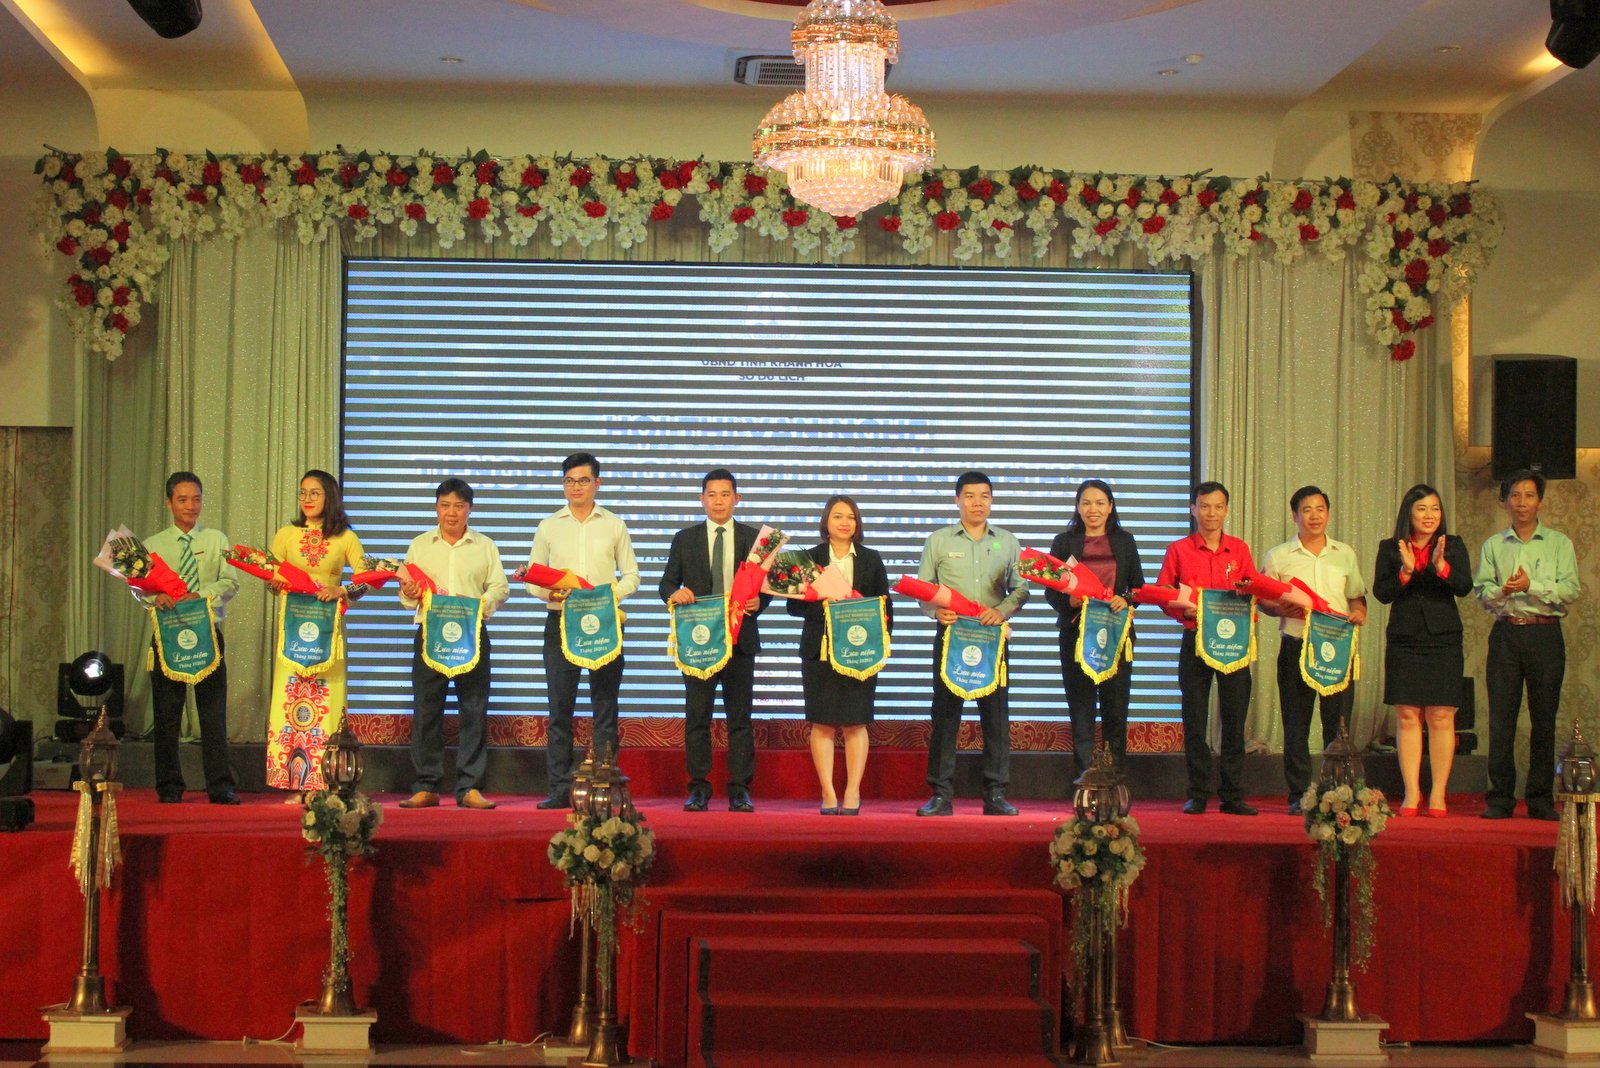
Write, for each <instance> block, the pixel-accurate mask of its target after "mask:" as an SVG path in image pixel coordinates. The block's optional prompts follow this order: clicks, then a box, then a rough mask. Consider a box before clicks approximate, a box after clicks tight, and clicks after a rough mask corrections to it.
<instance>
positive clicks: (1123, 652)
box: [1072, 597, 1133, 686]
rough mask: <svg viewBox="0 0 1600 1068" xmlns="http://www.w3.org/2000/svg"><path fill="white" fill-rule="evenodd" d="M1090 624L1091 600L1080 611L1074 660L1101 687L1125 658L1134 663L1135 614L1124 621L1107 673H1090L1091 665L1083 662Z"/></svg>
mask: <svg viewBox="0 0 1600 1068" xmlns="http://www.w3.org/2000/svg"><path fill="white" fill-rule="evenodd" d="M1088 622H1089V599H1088V598H1087V597H1085V598H1084V600H1083V605H1082V606H1081V607H1080V608H1079V610H1078V640H1077V641H1075V642H1073V643H1072V658H1073V659H1074V660H1076V661H1077V662H1078V666H1079V667H1080V668H1082V669H1083V673H1084V674H1085V675H1087V676H1089V681H1090V682H1092V683H1094V684H1095V685H1096V686H1099V685H1100V684H1101V683H1103V682H1105V681H1106V680H1108V679H1110V678H1112V677H1113V676H1115V675H1116V673H1117V670H1118V668H1119V667H1120V666H1121V661H1122V659H1123V657H1124V656H1126V657H1127V661H1128V663H1130V664H1131V663H1133V637H1132V635H1133V613H1132V612H1129V613H1128V615H1127V618H1125V619H1124V620H1123V621H1122V633H1121V634H1119V635H1117V641H1116V650H1117V651H1116V654H1115V655H1114V656H1112V658H1111V667H1110V668H1109V669H1107V670H1105V671H1090V670H1089V665H1088V664H1085V663H1084V662H1083V641H1084V634H1085V628H1086V627H1087V626H1088Z"/></svg>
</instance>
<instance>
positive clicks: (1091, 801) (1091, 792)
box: [1072, 742, 1132, 1065]
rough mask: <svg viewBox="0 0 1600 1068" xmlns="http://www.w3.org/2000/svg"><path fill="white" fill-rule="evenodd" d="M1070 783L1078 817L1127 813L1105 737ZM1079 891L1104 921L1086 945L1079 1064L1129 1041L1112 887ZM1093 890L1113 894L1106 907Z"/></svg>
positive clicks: (1113, 1053) (1107, 1058)
mask: <svg viewBox="0 0 1600 1068" xmlns="http://www.w3.org/2000/svg"><path fill="white" fill-rule="evenodd" d="M1073 785H1074V789H1073V792H1072V807H1073V808H1074V809H1075V810H1076V812H1077V816H1078V818H1079V819H1080V820H1086V821H1088V822H1090V823H1113V822H1115V821H1116V820H1118V819H1121V818H1122V817H1123V816H1126V815H1127V814H1128V811H1129V809H1130V808H1131V806H1132V798H1131V796H1130V795H1129V793H1128V784H1127V781H1126V780H1125V779H1123V777H1122V772H1121V770H1120V769H1119V768H1118V767H1117V765H1116V761H1115V758H1113V757H1112V755H1111V750H1110V749H1109V748H1108V747H1107V746H1106V744H1105V743H1104V742H1101V743H1100V744H1099V745H1098V746H1096V747H1095V753H1094V760H1093V762H1092V763H1091V764H1090V765H1089V770H1087V771H1085V772H1084V773H1083V774H1082V775H1080V776H1078V779H1077V781H1076V782H1075V783H1074V784H1073ZM1078 893H1079V894H1084V895H1089V896H1088V897H1085V898H1084V899H1083V900H1080V901H1079V902H1078V906H1077V907H1078V908H1080V909H1082V908H1088V909H1093V910H1094V913H1095V915H1097V916H1105V917H1107V921H1106V922H1105V924H1104V926H1103V927H1102V928H1101V930H1099V931H1098V932H1097V933H1096V934H1095V936H1094V938H1093V940H1092V941H1091V942H1090V945H1089V977H1088V979H1089V992H1088V996H1087V997H1086V998H1085V999H1084V1019H1083V1024H1082V1026H1081V1027H1079V1029H1078V1030H1079V1034H1078V1038H1077V1042H1076V1048H1075V1049H1074V1051H1073V1060H1074V1061H1075V1062H1076V1063H1078V1064H1093V1065H1112V1064H1118V1063H1120V1062H1119V1061H1118V1060H1117V1051H1118V1050H1126V1049H1130V1048H1132V1044H1131V1043H1130V1042H1129V1041H1128V1036H1127V1032H1126V1031H1125V1030H1124V1029H1123V1026H1122V1010H1121V1009H1120V1008H1119V1007H1118V1005H1117V926H1118V915H1117V911H1118V910H1117V904H1116V897H1115V893H1116V892H1115V891H1113V890H1112V889H1110V888H1109V887H1104V888H1091V887H1080V888H1079V890H1078ZM1098 894H1110V895H1112V898H1111V902H1110V908H1109V909H1102V908H1100V907H1099V906H1098V904H1097V903H1096V902H1094V901H1093V900H1092V897H1093V895H1098Z"/></svg>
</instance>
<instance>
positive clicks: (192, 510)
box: [141, 471, 239, 805]
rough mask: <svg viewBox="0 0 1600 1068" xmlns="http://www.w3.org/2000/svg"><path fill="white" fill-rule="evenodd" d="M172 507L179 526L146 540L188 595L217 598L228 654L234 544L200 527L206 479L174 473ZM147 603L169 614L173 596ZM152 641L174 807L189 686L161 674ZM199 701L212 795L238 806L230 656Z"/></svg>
mask: <svg viewBox="0 0 1600 1068" xmlns="http://www.w3.org/2000/svg"><path fill="white" fill-rule="evenodd" d="M166 503H167V511H168V512H170V513H172V526H170V527H167V528H166V529H165V530H163V531H160V532H159V533H157V534H152V535H151V536H150V537H148V538H146V539H145V541H144V546H145V548H146V549H149V550H150V551H151V552H153V553H155V554H157V555H158V556H160V557H161V559H162V560H164V561H166V563H167V566H169V567H171V568H172V570H174V571H176V572H177V573H178V576H179V577H180V578H182V579H183V581H184V582H185V583H186V584H187V585H188V587H189V592H188V593H187V594H185V595H184V598H183V599H184V600H186V601H187V600H192V599H196V598H201V597H209V598H210V599H211V616H212V618H213V619H215V620H216V621H217V656H218V657H219V658H222V657H223V645H222V619H223V616H224V615H226V614H227V611H228V602H229V601H230V600H232V599H233V595H234V594H236V593H238V592H239V583H238V581H237V579H235V578H234V574H233V568H231V567H228V566H227V565H226V564H225V563H224V561H223V554H224V553H226V552H227V551H228V549H229V548H231V547H232V543H230V542H229V541H228V536H227V535H226V534H224V533H222V531H220V530H215V529H213V528H211V527H202V526H201V525H200V506H201V486H200V476H199V475H196V474H195V473H193V472H192V471H176V472H174V473H173V474H172V475H170V476H169V477H168V478H167V502H166ZM141 599H142V600H143V601H144V603H146V604H148V605H150V606H151V607H153V608H155V609H156V610H157V611H164V610H166V609H169V608H171V607H172V604H173V601H172V598H170V597H168V596H167V595H166V594H156V595H154V596H151V597H144V598H141ZM154 643H155V639H154V638H152V639H151V646H150V649H151V656H152V660H151V665H150V701H151V704H152V705H153V706H154V707H153V712H154V717H153V723H154V727H153V730H154V736H153V737H154V741H155V758H156V796H157V798H159V799H160V800H161V801H163V802H165V803H167V804H176V803H178V802H179V801H182V800H183V791H184V784H183V769H182V768H181V767H180V765H179V762H178V734H179V730H180V728H181V726H182V721H183V706H184V702H185V701H186V700H187V697H188V686H187V684H185V683H182V682H178V681H177V680H175V679H169V678H167V676H166V675H164V674H162V672H161V662H160V658H159V657H158V656H156V655H155V644H154ZM194 706H195V711H196V712H197V713H198V714H199V717H200V760H201V766H202V767H203V768H204V769H205V776H206V793H207V795H209V796H210V798H211V803H212V804H214V805H237V804H238V803H239V797H238V795H237V794H236V793H235V792H234V787H235V779H234V775H233V767H232V766H231V765H230V764H229V762H228V662H227V660H226V659H222V662H221V663H219V664H218V665H217V667H216V670H215V671H213V672H212V673H211V674H210V675H207V676H206V677H205V678H204V679H202V680H200V681H199V682H197V683H195V686H194Z"/></svg>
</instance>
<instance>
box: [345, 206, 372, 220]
mask: <svg viewBox="0 0 1600 1068" xmlns="http://www.w3.org/2000/svg"><path fill="white" fill-rule="evenodd" d="M345 214H347V215H349V216H350V218H352V219H365V218H366V217H367V206H366V205H365V204H352V205H350V207H349V209H348V210H347V211H346V212H345Z"/></svg>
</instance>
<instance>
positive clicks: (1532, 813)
mask: <svg viewBox="0 0 1600 1068" xmlns="http://www.w3.org/2000/svg"><path fill="white" fill-rule="evenodd" d="M1528 818H1529V819H1530V820H1558V819H1560V818H1561V814H1560V813H1559V812H1557V811H1556V810H1555V809H1553V808H1547V807H1546V806H1544V805H1540V806H1539V807H1538V808H1529V809H1528Z"/></svg>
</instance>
